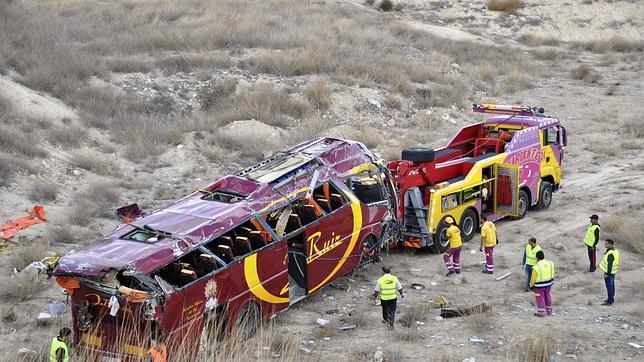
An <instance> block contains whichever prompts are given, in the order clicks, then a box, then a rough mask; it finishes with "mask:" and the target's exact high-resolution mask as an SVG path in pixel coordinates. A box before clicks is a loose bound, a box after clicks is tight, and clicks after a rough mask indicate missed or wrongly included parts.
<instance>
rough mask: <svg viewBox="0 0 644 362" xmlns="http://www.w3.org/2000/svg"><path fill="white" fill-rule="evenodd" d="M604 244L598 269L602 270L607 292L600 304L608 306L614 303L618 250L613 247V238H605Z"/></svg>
mask: <svg viewBox="0 0 644 362" xmlns="http://www.w3.org/2000/svg"><path fill="white" fill-rule="evenodd" d="M604 246H606V252H605V253H604V258H603V259H602V262H601V263H599V269H601V271H603V272H604V283H605V284H606V292H607V294H608V299H606V300H605V301H604V303H602V305H606V306H608V305H613V303H615V274H617V270H618V269H619V250H617V249H615V242H614V241H613V239H606V241H604Z"/></svg>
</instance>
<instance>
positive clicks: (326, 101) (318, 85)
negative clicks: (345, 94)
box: [304, 79, 331, 109]
mask: <svg viewBox="0 0 644 362" xmlns="http://www.w3.org/2000/svg"><path fill="white" fill-rule="evenodd" d="M304 94H305V95H306V97H307V98H308V99H309V101H310V102H311V103H312V104H313V105H314V106H315V107H317V108H319V109H327V108H329V106H330V105H331V90H330V89H329V86H328V85H327V83H326V81H325V80H324V79H316V80H314V81H313V82H310V83H309V84H307V86H306V88H304Z"/></svg>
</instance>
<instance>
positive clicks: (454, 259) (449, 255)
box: [443, 216, 463, 276]
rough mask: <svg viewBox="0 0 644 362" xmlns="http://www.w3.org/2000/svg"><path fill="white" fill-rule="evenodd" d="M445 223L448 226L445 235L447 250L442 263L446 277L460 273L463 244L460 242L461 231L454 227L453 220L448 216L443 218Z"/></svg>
mask: <svg viewBox="0 0 644 362" xmlns="http://www.w3.org/2000/svg"><path fill="white" fill-rule="evenodd" d="M445 223H446V224H447V225H448V227H447V232H446V235H447V239H448V240H449V249H447V251H446V252H445V254H443V261H444V262H445V266H446V267H447V276H450V275H452V274H454V273H456V274H460V273H461V264H460V262H461V248H462V247H463V242H462V241H461V230H460V229H459V228H458V226H456V225H454V219H452V217H451V216H448V217H446V218H445ZM450 259H451V260H450Z"/></svg>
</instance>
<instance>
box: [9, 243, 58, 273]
mask: <svg viewBox="0 0 644 362" xmlns="http://www.w3.org/2000/svg"><path fill="white" fill-rule="evenodd" d="M50 247H51V242H50V241H49V240H48V239H45V238H41V237H39V238H35V239H34V240H31V241H26V242H24V243H23V244H21V245H19V246H17V247H16V248H14V249H13V252H12V253H11V255H10V256H9V266H10V267H11V268H16V269H18V270H22V269H24V268H25V267H26V266H27V265H29V264H31V263H32V262H34V261H40V260H41V259H42V258H44V257H45V253H46V252H47V251H48V250H49V248H50Z"/></svg>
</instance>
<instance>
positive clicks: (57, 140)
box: [47, 126, 87, 148]
mask: <svg viewBox="0 0 644 362" xmlns="http://www.w3.org/2000/svg"><path fill="white" fill-rule="evenodd" d="M86 138H87V130H86V129H85V128H83V127H79V126H62V127H54V128H52V129H50V130H49V131H47V139H48V140H49V141H50V142H51V143H53V144H55V145H58V146H61V147H73V148H78V147H80V145H81V144H82V143H83V142H84V141H85V140H86Z"/></svg>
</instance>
